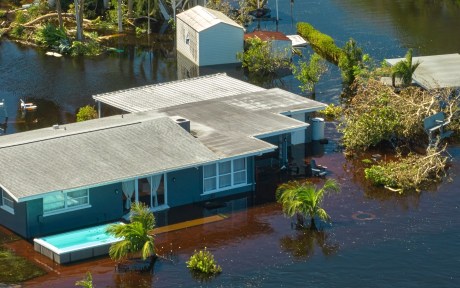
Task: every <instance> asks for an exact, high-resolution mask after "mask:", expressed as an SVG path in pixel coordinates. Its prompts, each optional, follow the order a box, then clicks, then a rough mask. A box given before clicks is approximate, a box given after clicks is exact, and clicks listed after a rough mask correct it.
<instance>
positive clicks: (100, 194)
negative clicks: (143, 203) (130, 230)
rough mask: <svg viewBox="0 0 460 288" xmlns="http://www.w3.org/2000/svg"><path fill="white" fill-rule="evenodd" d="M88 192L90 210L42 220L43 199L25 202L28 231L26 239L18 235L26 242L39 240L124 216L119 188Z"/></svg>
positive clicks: (92, 189) (113, 185)
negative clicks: (34, 239)
mask: <svg viewBox="0 0 460 288" xmlns="http://www.w3.org/2000/svg"><path fill="white" fill-rule="evenodd" d="M116 191H118V193H117V192H116ZM89 192H90V194H89V202H90V204H91V207H90V208H85V209H80V210H75V211H69V212H65V213H60V214H56V215H50V216H45V217H43V199H36V200H31V201H28V202H27V227H28V231H27V234H25V235H24V234H21V233H20V234H21V235H22V236H24V237H26V238H34V237H41V236H45V235H49V234H56V233H61V232H65V231H69V230H75V229H79V228H83V227H86V226H92V225H97V224H102V223H106V222H110V221H115V220H118V219H120V218H121V216H123V199H122V195H123V192H122V190H121V184H119V183H118V184H111V185H106V186H101V187H96V188H91V189H89ZM24 226H25V225H24ZM13 230H14V229H13ZM15 231H16V230H15ZM18 233H19V232H18Z"/></svg>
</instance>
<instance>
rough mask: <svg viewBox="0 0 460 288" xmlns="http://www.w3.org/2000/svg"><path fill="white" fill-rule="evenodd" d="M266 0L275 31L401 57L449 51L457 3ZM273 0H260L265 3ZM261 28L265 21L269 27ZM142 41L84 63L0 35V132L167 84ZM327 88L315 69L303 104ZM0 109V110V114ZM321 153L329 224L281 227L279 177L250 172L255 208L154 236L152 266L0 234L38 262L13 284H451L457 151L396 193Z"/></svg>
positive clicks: (457, 275)
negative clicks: (195, 261) (200, 256)
mask: <svg viewBox="0 0 460 288" xmlns="http://www.w3.org/2000/svg"><path fill="white" fill-rule="evenodd" d="M0 2H2V1H0ZM278 2H279V3H278V4H279V8H280V18H281V20H280V25H279V27H278V28H279V30H280V31H282V32H284V33H286V34H294V33H295V23H296V22H297V21H307V22H310V23H312V24H313V25H314V26H315V27H316V28H318V29H319V30H320V31H322V32H324V33H327V34H329V35H331V36H332V37H333V38H334V39H336V43H337V44H338V45H339V46H342V45H343V43H344V42H345V41H347V40H348V39H349V38H350V37H353V38H354V39H356V40H357V42H358V44H359V45H360V46H362V47H363V50H364V52H366V53H369V54H370V55H371V57H373V58H374V59H376V60H377V62H379V61H381V60H383V59H384V58H394V57H402V56H403V55H404V54H405V53H406V51H407V49H408V48H414V49H415V50H414V51H415V53H416V55H417V56H418V55H432V54H446V53H458V52H459V51H460V46H459V45H460V44H459V39H460V38H459V37H457V36H456V35H457V34H458V28H459V27H460V17H458V15H460V14H459V13H460V8H459V5H458V4H456V3H457V2H458V1H451V0H444V1H420V0H397V1H389V0H385V1H381V0H353V1H337V0H322V1H309V0H295V1H285V2H282V1H278ZM275 3H276V2H270V3H269V6H270V8H272V11H275ZM291 8H292V9H291ZM261 26H262V28H264V29H269V30H275V29H276V28H275V26H274V23H273V22H263V23H261ZM248 29H249V30H252V29H254V26H250V27H248ZM144 40H145V39H144ZM144 40H139V42H136V41H138V40H135V39H132V38H131V40H129V41H131V42H132V41H134V42H136V43H135V44H137V45H130V44H129V43H126V42H125V39H122V38H121V39H117V40H116V41H114V42H113V43H112V45H113V46H115V47H116V48H120V49H122V50H123V52H122V53H114V54H106V55H102V56H99V57H91V58H71V57H62V58H54V57H49V56H46V55H45V51H41V50H36V49H32V48H29V47H24V46H21V45H17V44H15V43H12V42H9V41H5V40H1V42H0V99H5V102H6V104H7V109H6V110H7V111H6V112H7V113H8V116H9V120H10V121H9V126H8V128H7V133H16V132H19V131H27V130H31V129H37V128H42V127H49V126H51V125H53V124H57V123H59V124H64V123H69V122H73V121H74V120H75V112H76V111H77V109H78V108H79V107H81V106H83V105H86V104H91V105H93V104H94V102H93V101H92V98H91V95H94V94H97V93H103V92H109V91H114V90H118V89H126V88H130V87H135V86H140V85H145V84H153V83H161V82H166V81H171V80H176V79H177V77H178V73H177V71H178V69H177V66H178V63H177V59H176V58H175V57H174V42H173V41H172V39H171V38H168V37H163V36H161V35H157V36H155V35H154V36H152V38H151V39H150V41H148V43H149V45H147V46H142V45H145V41H144ZM303 51H304V52H306V53H308V52H309V51H310V50H309V49H308V48H307V49H304V50H303ZM171 52H172V53H171ZM215 72H227V73H229V74H230V75H232V76H236V77H238V78H244V77H245V76H244V74H243V73H242V71H241V69H235V67H231V68H226V69H223V68H222V69H221V68H220V67H219V68H215V69H214V70H213V69H211V70H208V71H207V72H204V71H202V72H200V73H215ZM200 75H203V74H200ZM275 80H276V81H273V83H270V84H269V86H281V87H282V88H284V89H288V90H290V91H293V92H296V93H300V90H299V88H298V85H299V83H298V82H296V80H295V79H294V78H293V77H292V76H286V77H282V78H281V79H275ZM340 91H341V80H340V72H339V71H338V69H337V68H336V67H334V66H329V71H328V72H327V73H326V75H325V76H324V77H323V78H322V79H321V81H320V82H319V83H318V85H317V86H316V97H317V100H319V101H323V102H325V103H339V101H340V100H339V95H340ZM19 99H24V100H26V101H31V102H34V103H36V104H37V105H38V109H37V111H36V112H35V113H31V114H27V115H23V114H21V113H20V112H19V111H18V109H17V108H18V107H17V106H18V103H19ZM107 112H108V113H109V114H110V113H113V111H110V110H109V111H107ZM3 116H4V115H3V114H2V111H0V122H2V121H3V118H2V117H3ZM331 151H332V150H329V152H327V153H325V154H324V155H323V156H321V157H317V161H318V163H320V164H323V165H325V166H328V169H329V170H330V171H331V173H330V175H329V176H328V177H331V178H335V179H337V180H338V181H339V183H340V184H341V186H342V192H341V193H340V194H338V195H334V196H330V197H327V198H326V199H325V201H324V207H325V209H326V210H327V211H328V212H329V214H330V215H331V217H332V219H333V221H332V224H330V225H326V224H322V231H321V232H318V233H307V232H299V231H296V230H294V229H292V227H291V221H290V219H287V218H285V217H284V216H283V215H282V212H281V208H280V207H279V205H278V204H275V203H273V199H274V188H275V187H276V183H278V182H279V181H280V179H278V178H277V176H274V175H273V177H274V178H273V179H271V181H263V179H260V178H259V179H258V185H257V187H258V191H256V193H255V194H254V195H250V196H248V197H249V198H250V199H252V200H251V201H249V200H248V202H253V203H256V204H258V205H256V206H255V207H252V208H251V207H250V208H248V209H243V210H238V209H235V210H234V211H233V212H228V211H223V212H224V213H226V214H227V215H228V218H227V219H225V220H223V221H219V222H215V223H210V224H206V225H203V226H197V227H191V228H188V229H184V230H179V231H174V232H170V233H167V234H162V235H158V236H157V248H158V251H159V253H160V254H162V255H163V256H164V257H165V258H166V259H162V260H160V261H158V262H157V263H156V265H155V272H154V274H139V273H135V272H128V273H117V272H115V263H114V262H113V261H111V260H110V259H109V258H108V257H102V258H98V259H94V260H91V261H84V262H80V263H76V264H71V265H57V264H55V263H52V262H51V261H50V260H49V259H47V258H45V257H44V256H42V255H39V254H37V253H36V252H34V251H33V247H32V245H31V244H30V243H28V242H25V241H16V242H13V243H10V244H9V246H10V247H11V248H12V249H15V250H16V251H17V253H18V254H21V255H24V256H25V257H27V258H29V259H30V260H31V261H33V262H35V263H37V264H38V265H40V266H41V267H44V268H45V269H47V270H48V271H49V273H48V274H47V275H45V276H43V277H39V278H35V279H32V280H30V281H27V282H26V283H24V284H23V285H24V286H25V287H47V288H48V287H75V285H74V283H75V281H77V280H80V279H82V278H84V276H85V274H86V272H87V271H90V272H91V273H92V274H93V279H94V284H95V286H96V287H203V286H205V287H328V288H329V287H357V286H358V287H359V286H361V287H382V288H387V287H388V288H389V287H405V288H407V287H417V288H424V287H427V288H428V287H430V288H431V287H460V269H458V267H459V265H460V241H459V239H460V217H458V214H459V212H460V204H459V203H460V194H459V191H460V177H458V176H457V175H458V174H459V172H460V165H459V164H460V160H459V158H460V147H459V146H458V145H457V146H455V145H453V146H451V147H450V148H449V152H450V154H451V155H452V156H453V162H452V165H451V167H450V168H449V175H448V177H447V178H446V179H444V180H443V182H442V183H440V184H438V185H434V186H433V187H430V189H428V190H425V191H422V192H421V193H416V192H414V193H408V194H404V195H399V194H395V193H392V192H389V191H386V190H384V189H379V188H375V187H371V186H370V185H369V184H368V183H367V182H366V181H364V179H363V176H362V175H363V173H362V166H361V163H360V161H359V160H346V159H345V158H344V156H343V155H342V154H341V153H332V152H331ZM0 160H1V159H0ZM269 180H270V179H269ZM314 180H315V181H316V182H317V183H318V184H321V182H322V181H324V180H322V179H314ZM238 203H239V202H238ZM179 212H180V211H179ZM187 212H188V210H187ZM208 212H210V213H220V212H219V211H208ZM184 213H185V212H184ZM179 218H180V217H178V219H179ZM203 247H207V249H209V250H210V251H212V252H213V254H214V255H215V258H216V260H217V261H218V262H219V264H220V265H221V266H222V267H223V272H222V274H221V275H218V276H217V277H216V278H214V279H210V280H209V281H207V282H204V283H203V282H200V281H199V280H197V279H194V278H193V276H192V275H191V274H190V273H189V272H188V270H187V268H186V265H185V261H187V260H188V257H190V255H191V254H192V253H193V251H194V250H195V249H203Z"/></svg>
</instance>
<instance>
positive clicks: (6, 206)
mask: <svg viewBox="0 0 460 288" xmlns="http://www.w3.org/2000/svg"><path fill="white" fill-rule="evenodd" d="M0 192H1V193H0V194H1V195H0V197H2V199H1V206H0V208H2V209H3V210H5V211H7V212H9V213H11V214H13V215H14V199H13V197H11V195H10V194H9V193H7V192H6V191H4V190H3V189H2V188H0ZM3 195H6V196H8V197H9V198H7V197H4V196H3ZM5 199H6V200H7V201H10V202H11V205H12V206H13V207H10V206H8V205H5V202H4V201H5Z"/></svg>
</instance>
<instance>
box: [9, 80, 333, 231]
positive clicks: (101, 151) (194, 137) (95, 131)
mask: <svg viewBox="0 0 460 288" xmlns="http://www.w3.org/2000/svg"><path fill="white" fill-rule="evenodd" d="M94 99H95V100H97V101H98V102H99V103H101V102H102V103H106V104H109V105H112V106H115V107H118V108H120V109H122V110H124V111H127V112H132V113H128V114H123V115H117V116H110V117H104V118H100V119H95V120H89V121H85V122H79V123H73V124H67V125H65V126H57V125H55V126H53V127H50V128H45V129H39V130H34V131H28V132H23V133H17V134H12V135H5V136H2V137H0V159H2V173H0V193H1V196H2V197H1V203H0V204H1V205H0V224H1V225H3V226H5V227H7V228H9V229H11V230H13V231H14V232H16V233H17V234H19V235H21V236H23V237H25V238H33V237H39V236H44V235H49V234H55V233H60V232H64V231H70V230H75V229H78V228H82V227H85V226H92V225H97V224H102V223H106V222H110V221H115V220H118V219H120V218H121V217H122V216H123V215H125V214H126V213H127V212H129V207H130V204H131V203H132V202H143V203H145V204H146V205H148V206H149V207H150V208H151V209H152V210H153V211H162V210H165V209H168V208H169V207H177V206H181V205H186V204H191V203H200V202H204V201H209V200H210V199H218V198H220V197H226V196H230V195H235V194H240V193H247V192H250V191H254V189H255V185H256V184H257V183H256V182H255V175H256V172H255V171H256V162H257V161H259V160H258V159H260V158H262V159H266V158H263V157H272V158H270V159H272V160H273V161H271V162H276V163H279V165H285V164H287V161H288V148H289V147H290V146H291V144H290V143H291V138H292V137H294V136H293V135H295V134H297V136H296V137H297V138H298V133H299V132H300V133H303V134H302V135H303V142H308V141H309V139H310V138H311V137H310V136H309V134H310V132H309V131H310V129H309V126H310V120H309V119H310V114H311V113H312V112H314V111H317V110H320V109H323V108H324V107H325V105H324V104H322V103H320V102H316V101H313V100H310V99H307V98H304V97H301V96H298V95H296V94H293V93H290V92H287V91H284V90H281V89H277V88H275V89H269V90H266V89H263V88H260V87H257V86H254V85H251V84H248V83H245V82H243V81H239V80H236V79H234V78H231V77H228V76H227V75H225V74H216V75H211V76H206V77H199V78H195V79H190V80H183V81H174V82H170V83H163V84H158V85H149V86H143V87H138V88H133V89H128V90H121V91H115V92H112V93H106V94H100V95H96V96H94ZM296 119H300V120H296ZM270 155H271V156H270ZM267 159H268V158H267Z"/></svg>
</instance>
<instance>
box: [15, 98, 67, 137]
mask: <svg viewBox="0 0 460 288" xmlns="http://www.w3.org/2000/svg"><path fill="white" fill-rule="evenodd" d="M27 102H31V103H34V105H36V106H37V109H36V110H34V111H27V110H20V109H18V112H17V114H16V120H15V121H14V122H12V121H9V125H11V124H14V128H15V130H16V131H18V132H23V131H28V130H33V129H38V128H45V127H51V126H53V125H54V124H58V123H66V122H74V121H75V119H73V116H72V114H70V113H62V114H61V111H60V109H59V106H57V105H56V103H54V102H53V101H49V100H45V99H39V98H33V97H30V98H28V99H27Z"/></svg>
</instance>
